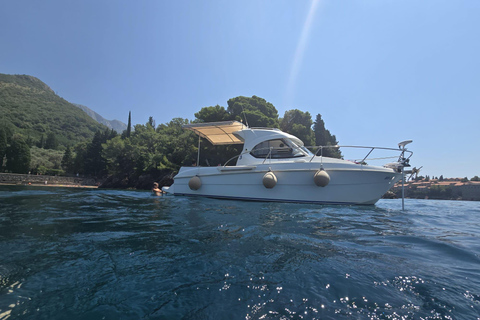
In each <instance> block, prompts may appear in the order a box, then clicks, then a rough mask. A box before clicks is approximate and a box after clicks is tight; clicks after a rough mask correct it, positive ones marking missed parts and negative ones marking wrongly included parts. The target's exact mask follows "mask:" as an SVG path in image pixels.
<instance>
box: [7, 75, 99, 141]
mask: <svg viewBox="0 0 480 320" xmlns="http://www.w3.org/2000/svg"><path fill="white" fill-rule="evenodd" d="M0 125H1V126H3V127H5V128H6V129H7V130H10V131H13V132H17V133H21V134H22V135H24V136H25V138H26V139H28V140H30V144H34V145H35V144H38V143H40V141H41V140H42V139H45V138H46V137H47V135H48V134H52V133H53V134H54V135H55V136H56V139H57V142H58V143H59V144H61V145H64V146H73V145H74V144H76V143H77V142H80V141H83V140H85V139H92V137H93V135H94V134H95V132H96V131H98V130H101V131H104V130H105V129H106V127H105V126H104V125H102V124H100V123H98V122H96V121H95V120H93V119H92V118H91V117H89V116H88V115H87V114H86V113H85V112H84V111H82V110H81V109H79V108H78V107H76V106H75V105H74V104H72V103H70V102H68V101H66V100H65V99H63V98H61V97H59V96H58V95H56V94H55V92H54V91H53V90H52V89H50V87H49V86H48V85H46V84H45V83H43V82H42V81H40V80H39V79H37V78H35V77H32V76H28V75H7V74H0Z"/></svg>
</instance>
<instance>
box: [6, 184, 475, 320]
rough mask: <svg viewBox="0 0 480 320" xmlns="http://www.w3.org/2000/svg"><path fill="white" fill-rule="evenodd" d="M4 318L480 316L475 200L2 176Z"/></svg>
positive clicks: (469, 317) (443, 317) (458, 317)
mask: <svg viewBox="0 0 480 320" xmlns="http://www.w3.org/2000/svg"><path fill="white" fill-rule="evenodd" d="M5 319H69V320H72V319H480V203H478V202H465V201H436V200H410V199H407V200H406V201H405V211H402V210H401V200H380V201H379V202H378V203H377V204H376V205H375V206H322V205H306V204H291V203H288V204H287V203H267V202H242V201H229V200H215V199H204V198H195V197H174V196H161V197H156V196H152V195H151V194H150V193H149V192H139V191H114V190H99V189H97V190H87V189H73V188H54V187H43V188H39V187H28V186H26V187H6V186H3V187H0V320H5Z"/></svg>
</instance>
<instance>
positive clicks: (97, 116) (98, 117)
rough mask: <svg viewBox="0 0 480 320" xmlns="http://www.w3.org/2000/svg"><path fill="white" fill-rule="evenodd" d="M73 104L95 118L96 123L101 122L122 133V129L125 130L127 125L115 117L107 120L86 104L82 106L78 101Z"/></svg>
mask: <svg viewBox="0 0 480 320" xmlns="http://www.w3.org/2000/svg"><path fill="white" fill-rule="evenodd" d="M73 105H74V106H76V107H78V108H80V109H81V110H83V111H84V112H85V113H86V114H88V115H89V116H90V117H91V118H92V119H93V120H95V121H97V122H98V123H101V124H103V125H106V126H107V127H108V128H110V129H113V130H115V131H117V132H118V133H122V132H123V131H124V130H127V125H126V124H125V123H123V122H122V121H120V120H116V119H114V120H107V119H105V118H104V117H102V116H101V115H100V114H98V113H97V112H95V111H93V110H92V109H90V108H89V107H87V106H84V105H82V104H78V103H73Z"/></svg>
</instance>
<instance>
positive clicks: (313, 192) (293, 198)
mask: <svg viewBox="0 0 480 320" xmlns="http://www.w3.org/2000/svg"><path fill="white" fill-rule="evenodd" d="M184 128H185V129H188V130H192V131H194V132H195V133H196V134H198V135H199V137H202V138H206V139H207V140H208V141H210V143H212V144H213V145H225V144H243V150H242V152H241V153H240V154H239V155H238V156H236V157H235V158H232V159H230V160H229V161H227V163H225V165H223V166H221V165H220V166H216V167H203V166H191V167H181V168H180V171H179V172H178V174H177V175H176V176H175V177H174V184H173V185H172V186H170V187H163V191H165V192H167V193H170V194H173V195H187V196H203V197H211V198H225V199H240V200H256V201H279V202H300V203H302V202H304V203H320V204H374V203H376V202H377V201H378V200H379V199H380V198H381V197H382V195H384V194H385V193H386V192H387V191H388V190H389V189H390V188H391V187H392V186H393V185H394V184H395V183H396V182H397V181H399V180H400V179H402V176H403V177H404V174H405V171H404V168H405V167H407V166H409V164H408V162H409V159H410V157H411V156H412V152H411V151H408V150H407V149H406V145H407V144H408V143H410V142H412V141H411V140H408V141H404V142H401V143H399V148H398V149H394V148H378V147H357V148H366V150H367V152H368V154H367V156H366V157H365V158H363V159H362V160H361V161H358V162H353V161H348V160H342V159H336V158H330V157H325V156H323V150H324V149H325V148H326V147H322V146H319V147H314V149H313V150H316V151H315V154H314V153H312V152H311V151H310V150H309V149H308V148H306V147H305V146H304V144H303V142H302V141H301V140H300V139H298V138H297V137H295V136H293V135H291V134H288V133H285V132H283V131H281V130H279V129H270V128H249V127H247V126H245V125H244V124H242V123H241V122H237V121H226V122H215V123H198V124H190V125H185V126H184ZM335 147H339V146H335ZM344 147H345V148H346V147H352V146H342V150H343V148H344ZM377 149H381V150H390V151H392V150H394V151H397V152H398V153H399V155H396V156H395V158H397V157H398V159H397V161H396V162H392V163H388V164H386V165H384V166H372V165H367V164H366V160H369V159H367V157H368V156H369V155H370V154H371V152H372V151H373V150H377ZM199 150H200V138H199ZM407 154H408V157H407ZM199 157H200V155H199ZM198 159H199V158H198ZM235 161H236V163H235ZM198 163H200V161H198V160H197V164H198Z"/></svg>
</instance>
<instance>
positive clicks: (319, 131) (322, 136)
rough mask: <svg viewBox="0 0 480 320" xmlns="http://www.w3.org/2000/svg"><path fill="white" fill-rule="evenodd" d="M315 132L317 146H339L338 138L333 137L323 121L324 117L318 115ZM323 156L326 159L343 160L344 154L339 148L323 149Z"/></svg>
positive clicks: (314, 127)
mask: <svg viewBox="0 0 480 320" xmlns="http://www.w3.org/2000/svg"><path fill="white" fill-rule="evenodd" d="M313 131H314V133H315V144H316V145H317V146H336V145H338V141H337V138H336V137H335V135H332V134H331V133H330V131H329V130H327V129H326V128H325V122H324V121H323V120H322V115H321V114H317V116H316V118H315V122H314V124H313ZM322 154H323V155H324V156H326V157H332V158H341V157H342V153H341V152H340V149H338V148H323V150H322Z"/></svg>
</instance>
